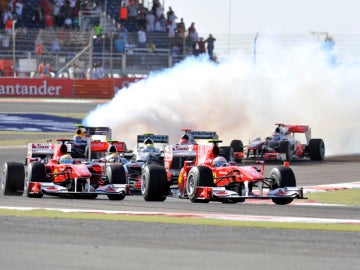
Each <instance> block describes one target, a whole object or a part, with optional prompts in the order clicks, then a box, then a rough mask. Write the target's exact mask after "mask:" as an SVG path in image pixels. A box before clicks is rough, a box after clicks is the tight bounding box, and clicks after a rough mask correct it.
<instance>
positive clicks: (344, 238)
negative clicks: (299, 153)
mask: <svg viewBox="0 0 360 270" xmlns="http://www.w3.org/2000/svg"><path fill="white" fill-rule="evenodd" d="M0 105H1V107H0V113H4V112H14V108H16V111H15V112H33V113H35V112H36V113H47V112H53V113H56V112H64V111H65V112H69V110H70V111H71V112H74V113H75V112H88V111H90V110H91V109H93V108H95V106H96V104H93V103H78V104H77V103H71V104H65V103H49V102H45V103H44V102H24V103H22V102H21V103H9V102H7V103H2V102H1V100H0ZM25 154H26V149H25V147H16V148H8V147H5V148H4V147H3V148H0V166H1V170H2V168H3V163H4V162H6V161H24V157H25ZM359 164H360V158H359V156H351V157H345V156H344V157H328V158H327V159H326V160H325V161H323V162H310V161H300V162H293V163H292V164H291V166H292V168H293V170H294V172H295V175H296V178H297V184H298V185H299V186H313V185H322V184H335V183H346V182H359V181H360V176H359ZM276 165H277V164H269V165H268V166H269V168H271V167H272V166H276ZM6 206H9V207H10V206H11V207H38V208H72V209H74V208H75V209H92V210H115V211H141V212H144V211H151V212H172V213H200V214H201V213H209V214H229V215H255V216H287V217H311V218H334V219H335V218H336V219H357V220H360V208H359V207H347V206H329V205H318V204H312V203H311V202H308V201H307V200H297V201H295V202H294V203H292V204H290V205H285V206H278V205H275V204H272V203H270V202H267V201H261V202H260V203H259V202H256V201H249V202H248V201H247V202H246V203H239V204H222V203H216V202H211V203H209V204H193V203H191V202H190V201H188V200H181V199H177V198H168V199H167V200H166V201H165V202H151V203H149V202H145V201H144V200H143V199H142V198H141V197H140V196H128V197H126V198H125V199H124V200H123V201H119V202H114V201H109V200H108V199H107V198H105V197H104V198H102V197H99V198H97V199H96V200H69V199H60V198H55V197H47V196H45V197H44V198H42V199H29V198H26V197H25V196H22V197H10V196H3V195H2V194H1V195H0V207H6ZM184 218H185V217H184ZM0 230H1V233H0V243H1V244H0V262H1V268H2V269H25V268H26V269H39V268H49V269H65V268H68V269H84V268H86V269H120V268H123V269H140V268H141V269H218V268H222V269H245V268H247V269H326V268H328V269H358V267H359V263H360V259H359V250H360V233H353V232H333V231H307V230H280V229H257V228H239V227H236V228H235V227H216V226H200V225H174V224H158V223H137V222H119V221H96V220H93V221H87V220H71V219H44V218H29V217H12V216H0Z"/></svg>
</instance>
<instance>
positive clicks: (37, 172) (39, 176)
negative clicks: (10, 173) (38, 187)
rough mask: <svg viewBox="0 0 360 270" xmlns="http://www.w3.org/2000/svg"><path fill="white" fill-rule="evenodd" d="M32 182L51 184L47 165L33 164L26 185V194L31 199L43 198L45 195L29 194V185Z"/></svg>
mask: <svg viewBox="0 0 360 270" xmlns="http://www.w3.org/2000/svg"><path fill="white" fill-rule="evenodd" d="M31 182H49V179H48V177H47V175H46V169H45V165H44V164H43V163H40V162H32V163H30V164H29V166H28V173H27V179H26V183H25V191H26V192H25V193H26V196H27V197H29V198H42V197H43V195H44V194H43V193H39V194H30V193H29V188H28V186H29V183H31Z"/></svg>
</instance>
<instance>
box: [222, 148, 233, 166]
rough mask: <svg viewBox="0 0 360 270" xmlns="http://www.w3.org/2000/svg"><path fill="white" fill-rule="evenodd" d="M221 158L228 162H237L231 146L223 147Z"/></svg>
mask: <svg viewBox="0 0 360 270" xmlns="http://www.w3.org/2000/svg"><path fill="white" fill-rule="evenodd" d="M220 156H223V157H224V158H225V159H226V160H227V161H233V162H234V161H235V155H234V149H232V147H231V146H221V147H220Z"/></svg>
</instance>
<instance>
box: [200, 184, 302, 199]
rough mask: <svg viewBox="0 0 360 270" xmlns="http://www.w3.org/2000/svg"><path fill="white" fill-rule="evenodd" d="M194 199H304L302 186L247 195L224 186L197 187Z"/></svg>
mask: <svg viewBox="0 0 360 270" xmlns="http://www.w3.org/2000/svg"><path fill="white" fill-rule="evenodd" d="M196 199H199V200H202V199H203V200H213V201H222V202H226V201H229V200H231V201H237V202H243V201H245V200H246V199H306V198H304V195H303V188H302V187H284V188H277V189H274V190H269V191H268V192H264V194H263V195H257V194H256V193H255V192H254V193H249V194H248V195H247V196H243V195H240V194H239V193H237V192H235V191H233V190H228V189H226V188H225V187H197V188H196Z"/></svg>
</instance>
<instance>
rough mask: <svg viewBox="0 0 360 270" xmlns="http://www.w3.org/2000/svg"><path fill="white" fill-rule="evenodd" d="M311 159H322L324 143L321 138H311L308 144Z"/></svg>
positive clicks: (323, 156)
mask: <svg viewBox="0 0 360 270" xmlns="http://www.w3.org/2000/svg"><path fill="white" fill-rule="evenodd" d="M308 149H309V156H310V159H311V160H324V158H325V143H324V141H323V140H322V139H311V140H310V141H309V145H308Z"/></svg>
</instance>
